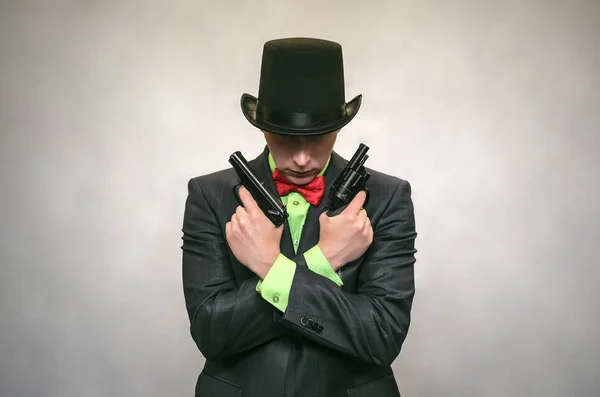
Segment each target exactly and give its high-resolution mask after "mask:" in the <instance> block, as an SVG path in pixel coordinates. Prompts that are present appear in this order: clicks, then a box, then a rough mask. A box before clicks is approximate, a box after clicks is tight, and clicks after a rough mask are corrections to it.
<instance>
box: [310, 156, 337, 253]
mask: <svg viewBox="0 0 600 397" xmlns="http://www.w3.org/2000/svg"><path fill="white" fill-rule="evenodd" d="M345 165H346V164H345V160H344V159H343V158H342V157H341V156H339V155H338V154H337V153H336V152H332V153H331V160H330V161H329V166H328V167H327V169H326V170H325V174H324V176H325V194H323V199H322V200H321V202H320V203H319V205H318V206H317V207H315V206H312V205H311V206H310V208H309V209H308V213H307V214H306V221H305V222H304V228H303V229H302V234H301V237H300V246H299V247H298V252H299V253H300V254H302V253H304V252H306V251H308V250H309V249H310V248H312V247H314V246H315V245H317V244H318V243H319V234H320V233H319V232H320V224H319V216H320V215H321V214H322V213H323V210H324V209H325V205H326V204H327V196H328V195H329V191H330V189H331V185H332V184H333V182H334V181H335V179H336V178H337V177H338V176H339V174H340V173H341V172H342V170H343V169H344V166H345Z"/></svg>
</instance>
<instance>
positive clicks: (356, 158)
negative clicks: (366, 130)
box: [348, 143, 369, 169]
mask: <svg viewBox="0 0 600 397" xmlns="http://www.w3.org/2000/svg"><path fill="white" fill-rule="evenodd" d="M368 151H369V147H368V146H367V145H365V144H364V143H361V144H360V145H359V146H358V149H357V150H356V152H355V153H354V155H353V156H352V158H351V159H350V161H349V162H348V165H349V168H351V169H356V168H358V167H360V166H361V165H363V164H364V162H365V161H366V160H367V157H368V156H367V152H368Z"/></svg>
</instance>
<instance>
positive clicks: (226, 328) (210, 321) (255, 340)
mask: <svg viewBox="0 0 600 397" xmlns="http://www.w3.org/2000/svg"><path fill="white" fill-rule="evenodd" d="M182 231H183V237H182V239H183V245H182V247H181V248H182V251H183V256H182V264H183V268H182V270H183V274H182V276H183V291H184V298H185V304H186V308H187V313H188V317H189V320H190V332H191V335H192V338H193V340H194V342H195V343H196V345H197V346H198V348H199V350H200V351H201V352H202V354H203V355H204V357H205V358H207V359H209V360H223V359H227V358H230V357H233V356H235V355H237V354H240V353H243V352H245V351H246V350H249V349H252V348H254V347H256V346H258V345H261V344H263V343H266V342H268V341H270V340H272V339H275V338H278V337H280V336H281V335H283V334H285V333H289V330H287V329H286V328H285V327H283V326H282V325H281V324H278V323H275V322H274V321H273V306H271V305H270V304H269V303H268V302H266V301H265V300H264V299H262V298H261V296H260V295H259V294H257V293H256V289H255V288H256V284H257V282H258V281H259V278H258V276H253V277H250V278H248V279H246V280H245V281H244V282H242V283H241V284H239V285H238V283H237V281H236V279H235V276H234V273H233V269H232V266H231V262H230V258H229V251H228V250H229V249H228V246H227V240H226V238H225V235H224V231H223V229H222V228H221V227H220V225H219V222H218V220H217V216H216V215H215V213H214V212H213V210H212V209H211V208H210V205H209V203H208V202H207V200H206V198H205V196H204V194H203V192H202V190H201V188H200V186H199V184H198V182H197V181H196V180H195V179H191V180H190V181H189V183H188V196H187V199H186V202H185V212H184V219H183V229H182Z"/></svg>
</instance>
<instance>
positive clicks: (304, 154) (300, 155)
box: [292, 149, 310, 167]
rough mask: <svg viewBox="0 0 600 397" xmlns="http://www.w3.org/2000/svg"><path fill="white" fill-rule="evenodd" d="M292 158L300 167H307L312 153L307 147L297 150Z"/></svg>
mask: <svg viewBox="0 0 600 397" xmlns="http://www.w3.org/2000/svg"><path fill="white" fill-rule="evenodd" d="M292 160H294V163H296V165H297V166H298V167H305V166H306V165H307V164H308V163H309V162H310V153H309V151H308V150H306V149H301V150H297V151H296V152H295V153H294V155H293V156H292Z"/></svg>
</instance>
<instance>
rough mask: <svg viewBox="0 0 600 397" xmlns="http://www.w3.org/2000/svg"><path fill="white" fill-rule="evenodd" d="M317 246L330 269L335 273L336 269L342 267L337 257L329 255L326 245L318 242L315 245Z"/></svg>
mask: <svg viewBox="0 0 600 397" xmlns="http://www.w3.org/2000/svg"><path fill="white" fill-rule="evenodd" d="M317 246H318V247H319V249H320V250H321V252H322V253H323V256H324V257H325V258H326V259H327V262H329V264H330V265H331V267H332V268H333V270H335V271H336V272H337V271H338V269H339V268H340V267H342V262H341V261H340V259H339V258H338V257H337V255H333V254H331V253H330V250H329V249H328V247H327V244H323V243H322V242H320V241H319V243H318V244H317Z"/></svg>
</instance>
